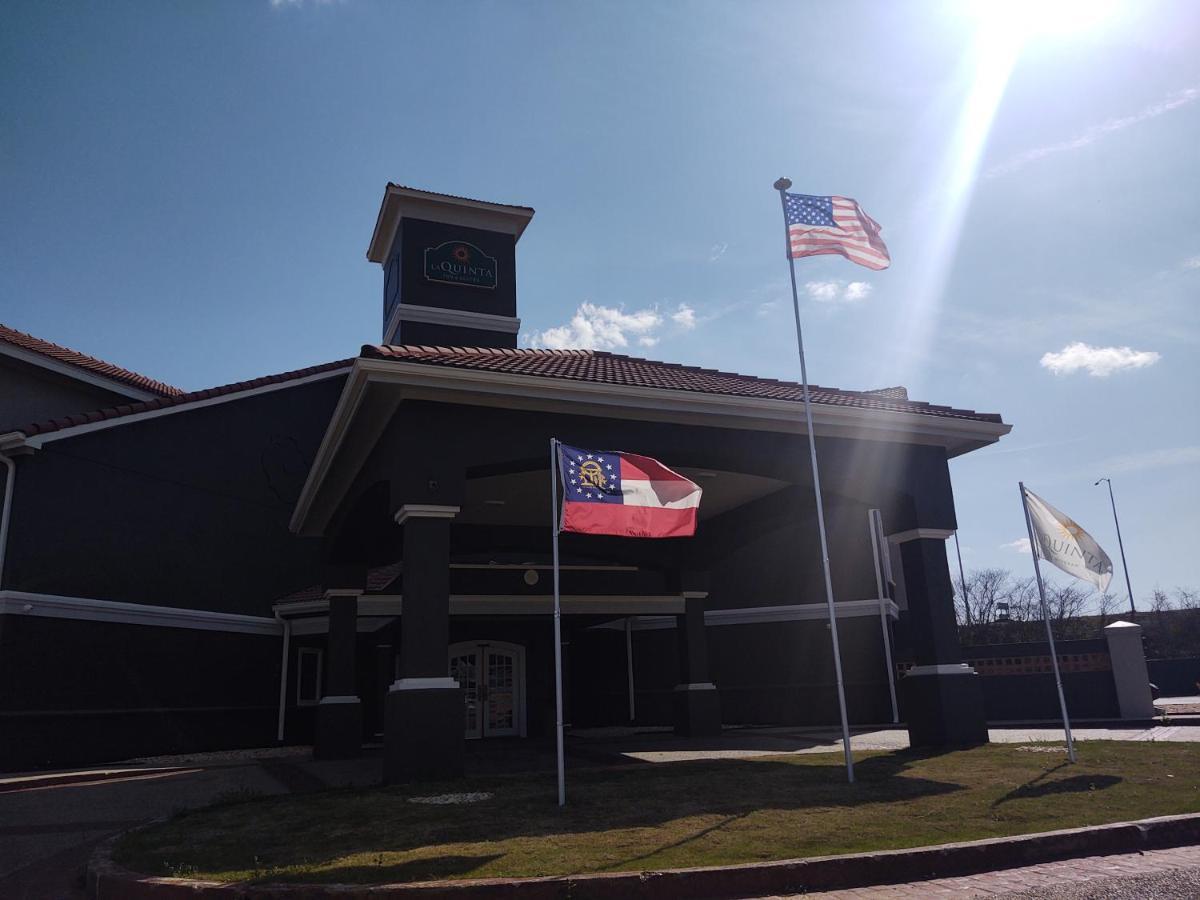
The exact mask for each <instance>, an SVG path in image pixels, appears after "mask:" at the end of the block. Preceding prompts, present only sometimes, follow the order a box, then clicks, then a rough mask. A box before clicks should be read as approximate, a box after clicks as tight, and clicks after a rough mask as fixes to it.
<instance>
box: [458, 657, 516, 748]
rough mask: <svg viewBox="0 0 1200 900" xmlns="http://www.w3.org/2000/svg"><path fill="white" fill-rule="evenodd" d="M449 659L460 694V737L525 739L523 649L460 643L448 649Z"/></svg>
mask: <svg viewBox="0 0 1200 900" xmlns="http://www.w3.org/2000/svg"><path fill="white" fill-rule="evenodd" d="M449 658H450V677H451V678H453V679H454V680H455V681H457V682H458V686H459V688H460V689H461V690H462V694H463V734H464V736H465V737H467V738H468V739H477V738H485V737H525V734H526V720H525V648H524V647H521V646H518V645H517V644H509V643H506V642H504V641H464V642H462V643H458V644H452V645H451V646H450V648H449Z"/></svg>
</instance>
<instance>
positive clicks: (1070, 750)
mask: <svg viewBox="0 0 1200 900" xmlns="http://www.w3.org/2000/svg"><path fill="white" fill-rule="evenodd" d="M1017 484H1018V485H1019V486H1020V488H1021V509H1023V510H1024V511H1025V528H1026V529H1027V530H1028V531H1029V552H1030V553H1032V554H1033V573H1034V575H1036V576H1037V586H1038V597H1039V598H1041V601H1042V620H1043V621H1044V622H1045V623H1046V640H1047V641H1048V642H1049V644H1050V662H1051V663H1052V664H1053V665H1054V683H1055V685H1056V686H1057V687H1058V705H1059V708H1060V709H1062V720H1063V732H1064V733H1065V734H1066V736H1067V759H1069V760H1070V761H1071V762H1075V741H1074V740H1073V739H1072V737H1071V719H1070V716H1068V715H1067V698H1066V697H1065V696H1064V695H1063V686H1062V673H1060V672H1059V671H1058V651H1057V650H1055V649H1054V629H1052V628H1051V627H1050V612H1049V610H1047V609H1046V587H1045V585H1043V584H1042V567H1041V565H1040V564H1039V562H1038V560H1039V558H1040V557H1039V553H1038V546H1039V545H1038V544H1037V541H1036V539H1035V538H1034V536H1033V520H1032V519H1031V518H1030V517H1029V501H1028V498H1026V496H1025V482H1023V481H1019V482H1017Z"/></svg>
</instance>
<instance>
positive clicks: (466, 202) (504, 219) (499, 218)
mask: <svg viewBox="0 0 1200 900" xmlns="http://www.w3.org/2000/svg"><path fill="white" fill-rule="evenodd" d="M447 207H453V208H454V209H455V213H456V214H455V216H454V224H459V225H463V224H465V225H468V226H470V227H476V226H477V227H480V228H485V229H489V230H493V231H500V232H502V233H505V234H511V235H512V236H513V240H514V241H519V240H520V239H521V235H522V234H524V232H525V228H526V226H528V225H529V220H530V219H532V218H533V212H534V211H533V209H532V208H531V207H528V206H509V205H506V204H503V203H489V202H488V201H486V200H471V199H469V198H467V197H453V196H450V195H447V194H438V193H434V192H432V191H421V190H417V189H416V188H409V187H403V186H402V185H398V184H389V185H388V186H387V189H386V190H385V191H384V194H383V202H381V203H380V204H379V214H378V215H377V216H376V218H375V230H374V231H373V232H372V233H371V243H370V244H369V245H368V247H367V259H369V260H370V261H371V262H375V263H382V262H384V261H386V260H387V254H388V251H389V250H390V249H391V247H392V241H393V240H395V237H396V228H397V227H398V226H399V224H400V219H401V217H402V216H403V215H405V214H411V215H413V216H414V217H415V218H422V219H427V220H429V221H433V222H438V221H442V220H443V219H444V218H446V216H445V212H444V211H445V210H446V208H447Z"/></svg>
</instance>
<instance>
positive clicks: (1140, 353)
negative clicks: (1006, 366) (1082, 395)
mask: <svg viewBox="0 0 1200 900" xmlns="http://www.w3.org/2000/svg"><path fill="white" fill-rule="evenodd" d="M1160 359H1162V356H1161V355H1159V354H1158V353H1155V352H1154V351H1153V350H1134V349H1132V348H1130V347H1093V346H1091V345H1090V344H1085V343H1083V342H1082V341H1075V342H1074V343H1071V344H1067V346H1065V347H1063V348H1062V349H1061V350H1059V351H1058V352H1057V353H1046V354H1043V356H1042V359H1041V364H1042V368H1045V369H1049V370H1050V371H1051V372H1053V373H1054V374H1055V375H1069V374H1071V373H1072V372H1078V371H1079V370H1080V369H1086V370H1087V373H1088V374H1089V375H1092V376H1094V377H1096V378H1107V377H1108V376H1109V375H1111V374H1112V373H1113V372H1120V371H1123V370H1125V369H1144V368H1145V367H1146V366H1152V365H1154V364H1155V363H1156V362H1158V361H1159V360H1160Z"/></svg>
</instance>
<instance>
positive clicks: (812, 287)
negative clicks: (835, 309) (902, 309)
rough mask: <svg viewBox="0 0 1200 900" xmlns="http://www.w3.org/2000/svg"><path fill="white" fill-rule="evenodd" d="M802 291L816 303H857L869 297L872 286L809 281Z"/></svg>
mask: <svg viewBox="0 0 1200 900" xmlns="http://www.w3.org/2000/svg"><path fill="white" fill-rule="evenodd" d="M804 290H805V292H806V293H807V294H808V296H809V297H811V298H812V299H813V300H816V301H817V302H818V303H857V302H858V301H859V300H865V299H866V298H867V297H869V296H870V295H871V291H872V290H873V286H872V285H871V282H869V281H851V282H850V283H849V284H846V282H844V281H809V282H807V283H806V284H805V285H804Z"/></svg>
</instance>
